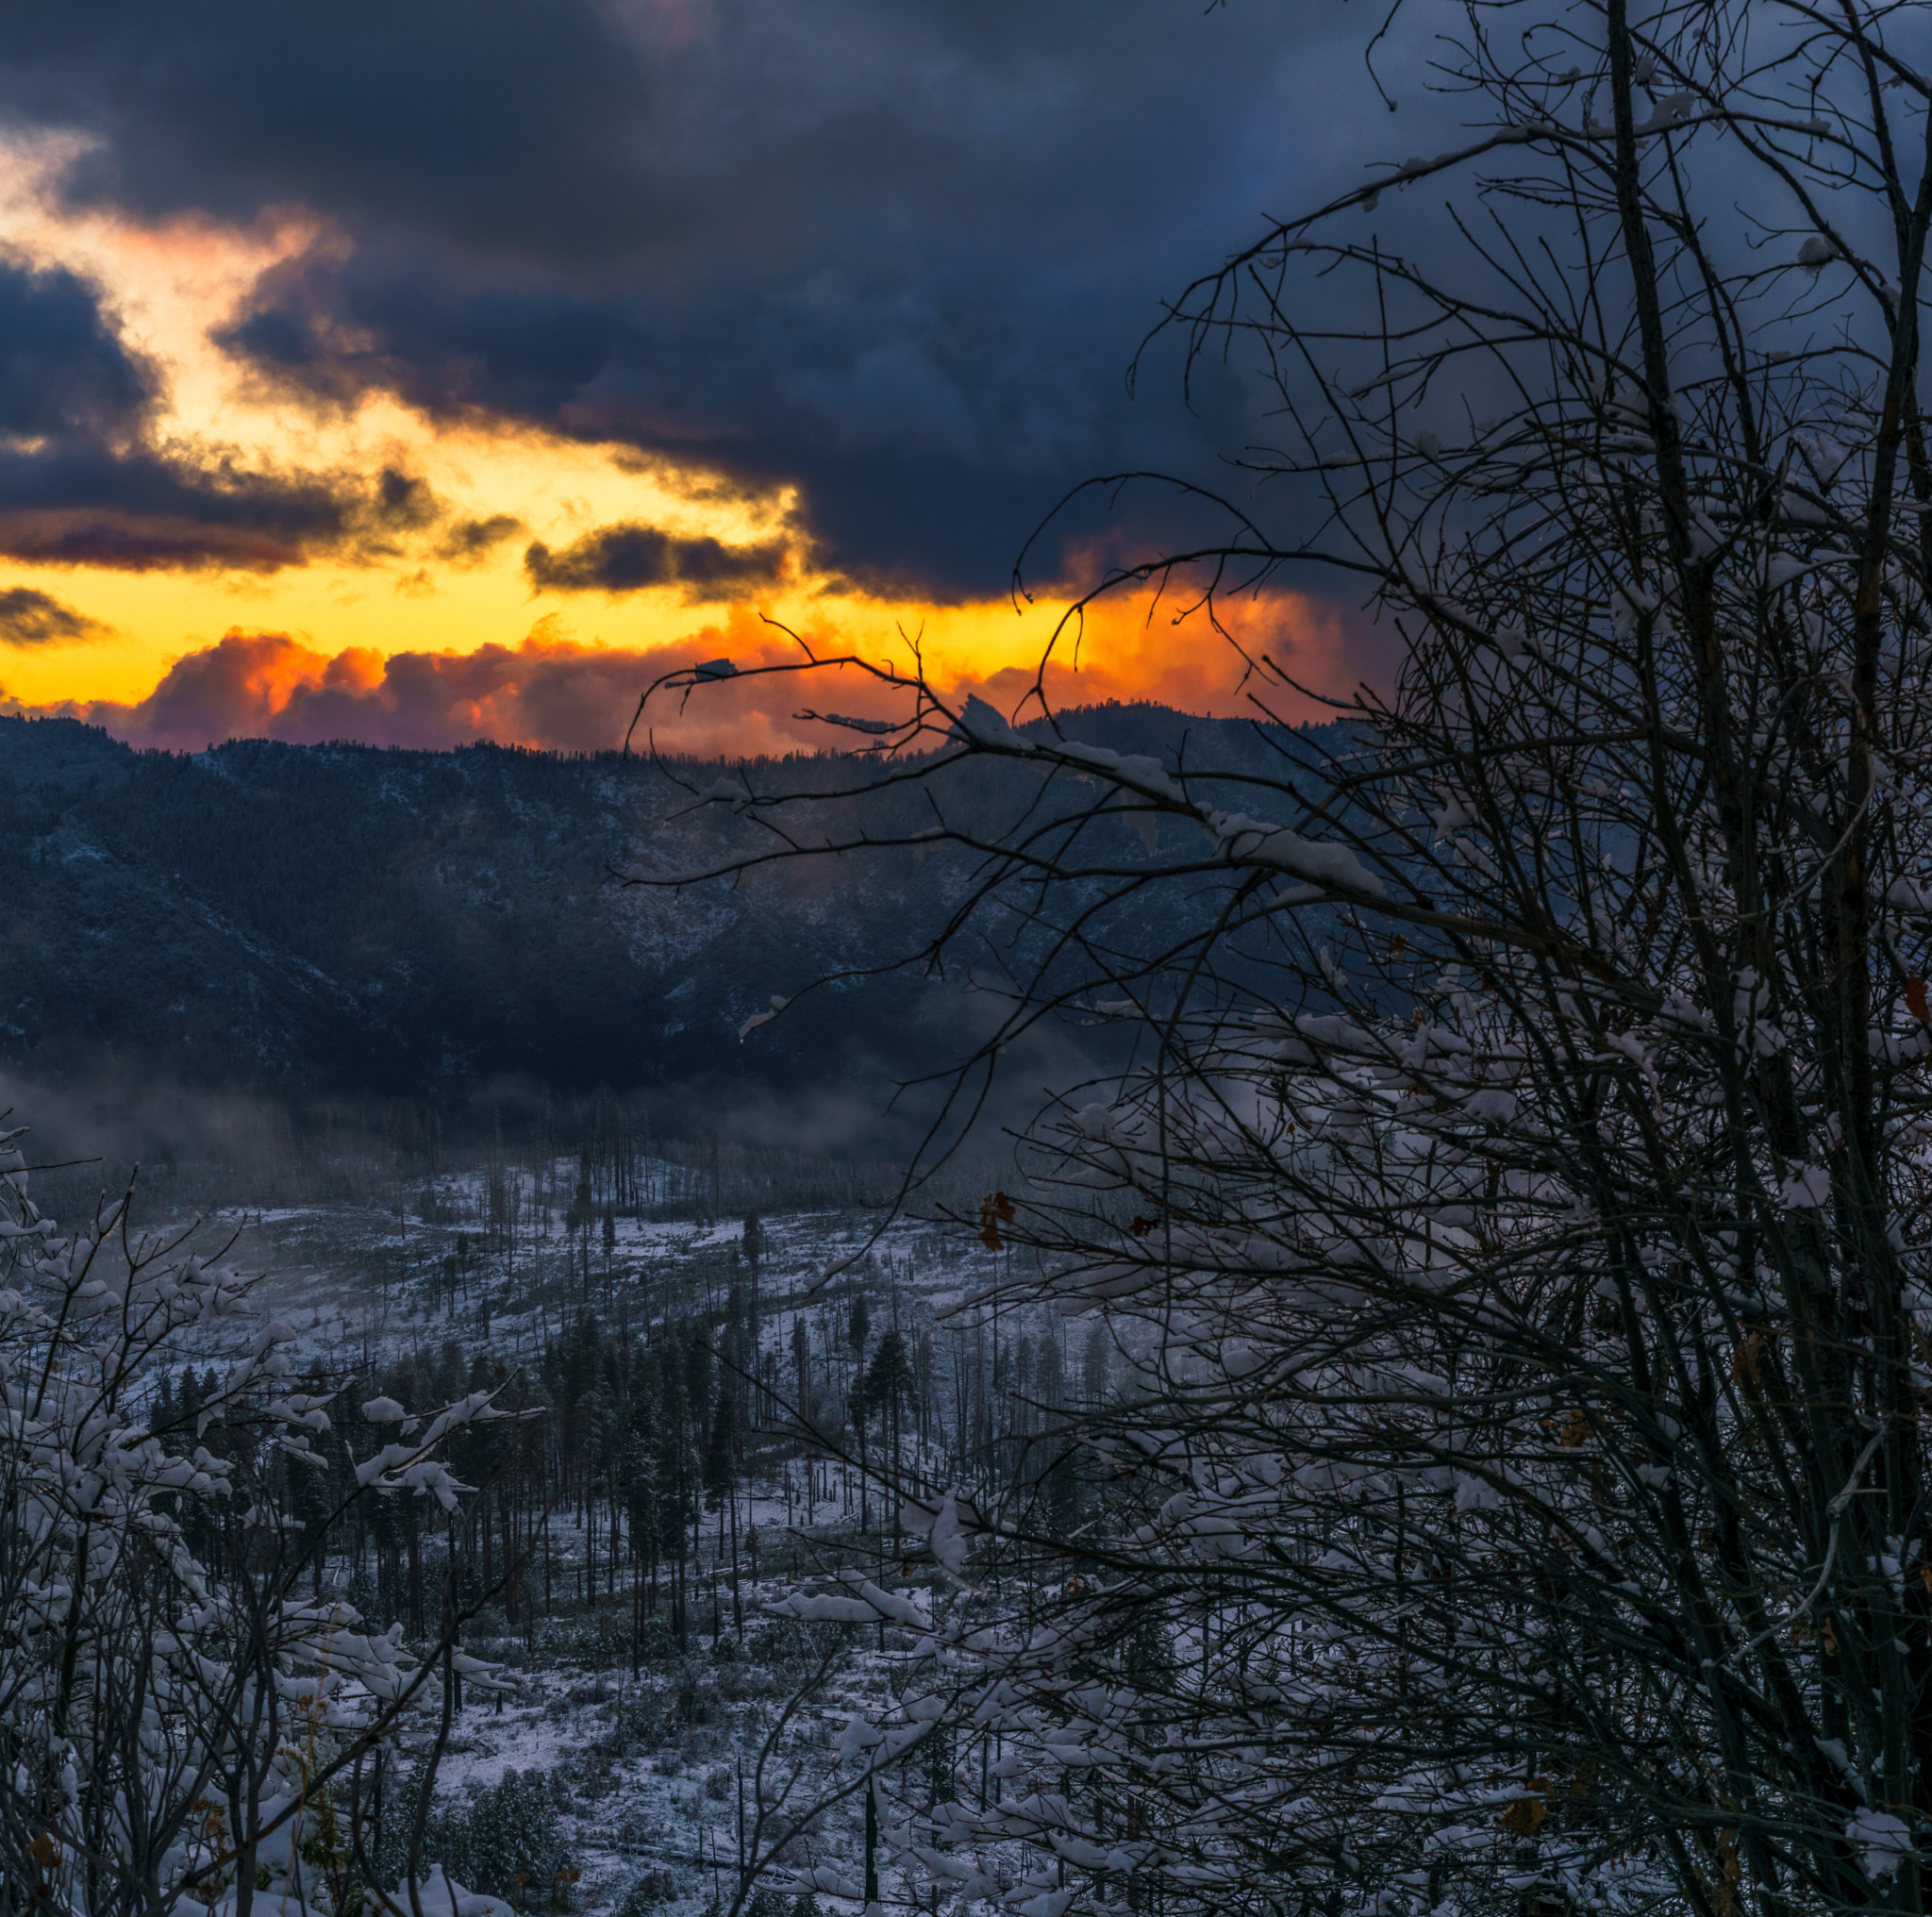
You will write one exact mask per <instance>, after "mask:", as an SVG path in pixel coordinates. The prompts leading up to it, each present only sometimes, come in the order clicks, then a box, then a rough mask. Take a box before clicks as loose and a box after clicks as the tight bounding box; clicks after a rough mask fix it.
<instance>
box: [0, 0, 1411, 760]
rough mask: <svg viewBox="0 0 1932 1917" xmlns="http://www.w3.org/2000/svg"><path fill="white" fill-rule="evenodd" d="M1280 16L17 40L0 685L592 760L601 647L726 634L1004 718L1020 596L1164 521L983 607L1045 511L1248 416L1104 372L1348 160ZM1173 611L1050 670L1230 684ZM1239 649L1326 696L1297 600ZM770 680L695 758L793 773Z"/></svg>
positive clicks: (713, 4)
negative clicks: (974, 691) (981, 705)
mask: <svg viewBox="0 0 1932 1917" xmlns="http://www.w3.org/2000/svg"><path fill="white" fill-rule="evenodd" d="M1330 10H1332V9H1326V8H1324V9H1321V10H1320V12H1319V13H1318V12H1317V10H1316V9H1309V8H1290V9H1287V10H1286V11H1285V12H1284V9H1281V8H1263V7H1260V6H1258V5H1255V4H1252V0H1237V4H1235V5H1232V6H1229V7H1227V8H1222V9H1219V10H1215V11H1211V12H1208V13H1207V14H1205V15H1204V14H1203V12H1202V11H1201V9H1200V8H1198V7H1197V6H1195V5H1193V4H1191V0H1190V4H1181V0H1124V4H1123V0H1114V4H1108V5H1105V6H1103V5H1100V4H1097V0H1075V4H1070V5H1065V6H1057V7H1049V8H1041V7H1037V6H1032V7H1020V6H1016V5H1006V4H992V0H974V4H973V5H966V4H964V0H954V4H938V0H928V4H924V5H922V4H917V0H828V4H825V5H821V6H818V7H815V8H797V7H778V6H774V5H768V4H758V0H741V4H738V5H732V4H728V0H541V5H540V4H538V0H484V4H480V5H465V6H462V7H457V6H454V5H451V4H448V0H422V4H410V5H408V6H402V7H399V6H396V5H395V4H393V0H382V4H354V0H350V4H341V0H331V4H329V5H328V6H323V5H320V4H315V0H291V4H290V5H286V6H280V7H275V8H261V7H258V6H242V5H241V4H236V0H204V4H198V5H188V6H182V7H172V8H144V7H140V6H136V5H134V4H133V0H118V4H117V0H105V4H102V5H98V6H92V7H89V8H73V7H72V6H69V5H63V4H56V0H42V4H28V5H25V6H24V7H22V8H18V9H15V10H14V13H13V15H12V16H11V20H10V25H9V48H8V64H7V69H6V72H5V74H4V75H0V692H4V694H5V697H6V700H7V703H8V708H9V709H38V710H45V709H63V710H71V711H76V712H79V713H81V714H82V715H83V716H88V717H92V718H95V719H98V720H100V721H102V722H103V723H106V724H108V725H109V726H110V727H112V728H113V729H114V730H116V731H117V732H119V733H121V734H122V735H123V736H125V737H127V738H130V739H134V740H136V741H138V742H143V743H153V744H161V745H169V746H175V747H188V748H195V747H198V746H200V745H202V744H205V743H207V742H209V741H210V740H219V739H221V738H224V737H227V736H230V735H240V736H247V735H255V734H263V733H267V734H273V735H275V736H281V737H288V738H300V739H320V738H333V737H356V738H367V739H372V740H377V741H381V742H393V743H417V744H425V745H441V744H448V743H454V742H459V741H461V740H465V739H469V738H475V737H479V736H480V737H490V738H496V739H504V740H510V739H515V740H520V741H523V742H528V743H536V744H552V745H561V746H570V747H585V746H594V745H607V744H615V743H616V742H618V740H619V739H620V738H621V737H622V733H623V729H624V725H625V721H626V720H627V719H628V717H629V712H630V708H631V706H632V705H633V704H634V702H635V697H636V692H637V690H638V688H639V686H640V685H641V682H642V680H643V679H644V678H647V677H648V675H649V674H650V672H651V671H653V670H656V669H658V668H659V667H661V666H663V665H666V664H670V663H674V662H679V661H685V660H689V659H693V658H710V657H713V656H716V655H717V654H720V653H725V654H728V655H730V656H731V657H733V658H738V659H740V660H741V661H744V662H753V661H756V660H758V659H760V658H777V657H780V656H782V652H783V642H781V641H780V640H779V639H778V637H777V635H776V634H775V633H774V630H773V628H771V627H770V626H768V625H765V624H764V623H763V621H764V620H765V619H767V618H769V619H774V620H778V621H781V622H783V623H785V624H787V625H791V626H793V627H794V628H796V629H797V630H799V631H800V632H801V633H803V634H805V635H807V636H808V638H810V639H811V640H813V641H814V642H823V643H824V644H826V645H828V646H830V647H832V648H834V649H851V650H856V651H858V652H860V653H862V654H864V655H866V656H867V657H875V658H896V659H897V660H898V661H899V662H901V663H904V662H906V661H907V659H908V658H909V653H908V640H909V638H911V637H913V636H916V637H917V639H918V642H919V643H920V644H921V645H922V647H923V648H924V656H925V658H926V659H927V661H928V664H929V666H930V667H931V668H932V669H933V670H934V672H935V673H936V674H937V675H938V676H939V677H940V678H941V679H942V680H944V681H946V682H947V683H949V684H962V685H963V684H966V683H973V684H988V685H991V688H992V690H993V691H994V692H1001V691H1003V690H1004V691H1008V692H1011V694H1012V696H1014V697H1017V696H1018V692H1019V689H1020V687H1021V685H1022V684H1023V683H1024V679H1025V678H1026V677H1028V676H1030V667H1031V665H1032V663H1033V661H1034V660H1036V659H1037V658H1038V657H1039V654H1040V651H1041V646H1042V645H1043V644H1044V642H1045V641H1046V638H1047V636H1048V634H1049V633H1050V632H1051V630H1052V627H1053V625H1054V622H1055V619H1056V618H1057V617H1058V613H1059V611H1060V610H1061V609H1062V608H1063V607H1064V604H1065V601H1066V597H1067V594H1068V593H1069V592H1072V591H1074V590H1076V589H1077V588H1078V587H1079V586H1080V585H1082V584H1084V583H1086V582H1087V581H1089V580H1091V578H1092V577H1094V576H1095V575H1096V572H1097V569H1098V568H1100V567H1101V566H1102V565H1104V564H1105V563H1106V562H1107V561H1108V560H1109V559H1118V558H1123V557H1129V556H1134V555H1138V554H1141V553H1144V552H1146V551H1149V550H1152V549H1155V548H1158V545H1159V543H1160V541H1161V540H1162V538H1163V537H1164V536H1173V534H1174V530H1175V528H1174V525H1172V524H1171V523H1170V522H1168V521H1166V520H1164V519H1163V510H1162V508H1161V507H1160V505H1159V503H1158V496H1156V495H1153V494H1151V493H1147V492H1141V493H1137V494H1132V495H1129V497H1128V498H1127V499H1126V500H1125V501H1124V503H1123V504H1122V505H1121V506H1120V507H1119V508H1117V509H1116V510H1114V511H1113V512H1112V513H1111V514H1108V513H1105V512H1102V513H1094V512H1089V513H1087V514H1085V515H1084V516H1081V517H1077V518H1076V517H1069V518H1068V519H1066V520H1065V521H1063V522H1062V523H1061V524H1060V525H1058V527H1057V528H1056V529H1055V531H1054V533H1053V534H1052V535H1051V536H1050V537H1049V538H1048V539H1047V540H1046V541H1045V542H1043V543H1042V544H1041V547H1040V548H1039V549H1038V552H1037V555H1036V561H1035V564H1034V567H1033V572H1032V583H1033V584H1035V586H1036V587H1037V597H1036V599H1035V601H1034V603H1033V604H1032V605H1031V607H1029V608H1026V609H1025V610H1024V612H1016V611H1015V608H1014V605H1013V602H1012V599H1011V596H1010V593H1009V575H1010V571H1011V567H1012V563H1013V560H1014V558H1015V557H1016V556H1017V554H1018V552H1019V550H1020V548H1021V546H1022V544H1023V542H1024V540H1025V539H1026V537H1027V535H1028V534H1029V533H1030V532H1031V531H1032V530H1033V528H1034V527H1035V525H1037V524H1038V523H1039V522H1040V520H1041V517H1042V516H1043V515H1044V514H1045V513H1046V512H1047V511H1048V510H1049V509H1050V508H1052V507H1053V506H1054V504H1055V502H1056V501H1057V500H1058V498H1059V497H1060V496H1061V495H1062V494H1063V493H1064V492H1066V490H1067V489H1068V488H1069V487H1070V486H1072V485H1074V483H1075V482H1077V481H1078V480H1079V479H1081V478H1083V477H1086V476H1088V475H1091V474H1093V473H1096V472H1105V471H1109V470H1116V469H1124V468H1158V469H1160V470H1163V471H1169V472H1174V473H1179V474H1184V475H1192V476H1196V477H1202V476H1207V477H1210V478H1211V477H1214V476H1215V475H1217V473H1218V472H1223V469H1220V468H1218V467H1217V465H1216V459H1217V457H1218V456H1219V455H1222V454H1226V453H1235V452H1239V451H1240V450H1241V447H1242V446H1243V445H1245V444H1248V443H1252V442H1254V441H1255V440H1256V439H1257V437H1259V436H1261V434H1262V433H1263V432H1264V431H1265V427H1264V425H1262V423H1261V422H1260V421H1259V419H1258V415H1257V412H1256V407H1257V401H1256V399H1255V396H1254V395H1253V394H1251V393H1249V392H1246V391H1245V390H1244V389H1242V388H1241V387H1240V385H1239V383H1238V382H1237V381H1235V380H1234V379H1232V378H1231V377H1224V378H1221V379H1219V380H1217V379H1216V378H1215V377H1212V376H1210V377H1209V378H1208V380H1207V381H1206V382H1205V383H1204V384H1202V385H1200V386H1198V387H1197V389H1196V391H1195V393H1194V405H1193V409H1192V410H1190V408H1188V407H1187V406H1186V405H1185V404H1184V403H1183V400H1182V396H1181V393H1180V389H1179V382H1178V379H1177V377H1176V376H1175V363H1174V357H1173V355H1172V354H1171V353H1164V352H1161V351H1157V352H1156V353H1155V355H1154V356H1153V358H1152V359H1151V360H1150V362H1149V365H1148V368H1147V370H1146V371H1145V373H1144V374H1143V376H1142V378H1141V383H1140V386H1139V389H1138V392H1137V394H1136V395H1135V396H1133V397H1130V396H1129V394H1128V392H1127V388H1126V382H1125V374H1126V370H1127V366H1128V363H1129V361H1130V359H1131V358H1132V356H1133V354H1134V351H1135V349H1136V347H1137V345H1138V344H1139V343H1140V341H1141V336H1142V335H1143V333H1144V332H1145V331H1146V329H1147V327H1148V326H1149V325H1150V324H1151V323H1152V322H1153V321H1154V320H1155V319H1156V318H1157V317H1158V311H1159V302H1160V301H1161V300H1162V299H1163V298H1164V297H1170V296H1172V295H1174V293H1176V292H1178V291H1179V290H1180V288H1181V287H1182V286H1184V285H1185V283H1186V281H1187V280H1188V278H1189V277H1190V276H1191V274H1192V273H1193V272H1195V271H1197V270H1199V269H1201V268H1203V267H1206V266H1210V265H1212V264H1214V263H1216V262H1217V261H1218V259H1219V258H1221V257H1222V256H1223V255H1224V253H1225V252H1226V251H1227V250H1228V249H1229V248H1230V247H1231V246H1233V245H1235V244H1237V243H1239V242H1241V240H1242V239H1243V238H1245V237H1247V236H1249V235H1251V234H1252V233H1253V232H1254V231H1255V230H1256V229H1257V224H1258V222H1259V221H1260V219H1261V217H1262V215H1263V214H1264V213H1265V212H1269V211H1280V210H1283V209H1284V208H1287V207H1288V206H1290V205H1291V204H1301V203H1304V202H1307V200H1309V199H1310V198H1313V197H1317V196H1319V195H1321V194H1323V193H1324V192H1326V191H1329V190H1332V189H1333V188H1334V187H1336V186H1339V185H1341V184H1353V183H1355V182H1356V181H1357V180H1358V179H1359V178H1360V176H1361V175H1360V167H1361V159H1360V157H1359V153H1358V151H1357V149H1358V147H1359V145H1360V141H1361V139H1362V138H1363V137H1365V135H1364V127H1365V126H1367V125H1368V121H1369V118H1370V117H1371V116H1373V115H1375V114H1379V113H1380V112H1381V111H1382V108H1381V107H1380V105H1379V103H1378V102H1377V101H1376V99H1375V97H1374V92H1373V90H1372V89H1370V88H1369V86H1368V85H1367V82H1366V80H1365V79H1364V78H1363V77H1362V76H1361V75H1360V73H1359V69H1358V67H1351V66H1350V65H1349V63H1348V60H1347V59H1346V58H1343V56H1342V53H1341V51H1340V50H1339V49H1340V48H1341V42H1340V41H1338V40H1337V39H1336V38H1335V35H1336V32H1337V28H1338V26H1340V27H1341V28H1342V29H1344V30H1345V29H1346V27H1347V25H1348V23H1345V22H1331V21H1330V20H1328V19H1327V18H1326V15H1327V13H1328V12H1329V11H1330ZM1330 65H1332V67H1333V69H1334V74H1335V75H1336V76H1337V83H1336V85H1335V86H1334V87H1333V88H1331V89H1330V92H1331V95H1332V97H1331V100H1330V104H1329V105H1328V106H1327V107H1326V108H1324V112H1323V113H1322V115H1320V116H1319V117H1317V118H1311V117H1310V115H1309V114H1308V113H1307V110H1306V105H1305V103H1306V102H1307V100H1308V99H1309V97H1310V96H1311V92H1312V91H1313V90H1312V89H1311V86H1310V76H1311V75H1312V74H1315V73H1317V72H1320V71H1325V70H1326V67H1327V66H1330ZM1341 75H1348V77H1347V80H1346V84H1345V85H1344V84H1341V79H1340V76H1341ZM1351 113H1353V114H1355V115H1356V117H1355V118H1354V119H1351V118H1350V117H1349V116H1350V114H1351ZM1369 130H1370V131H1374V128H1373V127H1369ZM1173 612H1174V605H1173V604H1172V603H1171V602H1170V603H1164V604H1161V605H1159V606H1156V605H1154V604H1153V603H1152V602H1151V601H1150V599H1149V597H1148V595H1147V594H1145V593H1141V594H1140V595H1138V597H1129V598H1125V599H1124V600H1122V601H1121V602H1120V603H1119V604H1118V605H1117V606H1116V607H1114V608H1112V609H1110V610H1109V611H1108V612H1106V613H1105V614H1103V615H1102V616H1101V617H1099V618H1098V619H1096V620H1095V621H1093V622H1092V623H1091V624H1090V625H1089V628H1088V631H1087V634H1086V638H1085V642H1084V644H1083V650H1082V653H1081V666H1082V671H1081V675H1080V676H1079V677H1078V678H1077V679H1074V678H1072V677H1071V676H1068V675H1056V678H1055V680H1054V691H1055V692H1056V695H1057V696H1058V698H1060V699H1062V700H1063V701H1068V702H1072V701H1074V700H1084V699H1091V698H1103V697H1119V696H1131V695H1135V694H1145V695H1148V696H1153V697H1158V698H1162V699H1165V700H1168V701H1170V702H1172V703H1174V704H1176V705H1181V706H1185V707H1188V708H1193V709H1201V710H1229V709H1234V708H1235V702H1236V700H1237V696H1238V695H1237V685H1238V680H1239V666H1240V662H1239V659H1238V658H1237V657H1236V656H1235V655H1234V654H1233V653H1232V652H1231V651H1230V650H1229V649H1228V648H1226V647H1225V646H1224V644H1222V643H1221V642H1219V641H1217V640H1216V639H1215V638H1214V636H1213V635H1212V634H1211V633H1209V632H1208V631H1207V630H1206V628H1205V623H1204V622H1202V621H1201V620H1199V619H1195V620H1192V621H1183V622H1182V623H1180V624H1178V625H1176V624H1175V623H1174V617H1173V616H1172V615H1173ZM1233 618H1234V620H1235V622H1236V624H1237V625H1238V628H1239V631H1240V636H1241V639H1242V641H1243V642H1245V643H1248V644H1250V645H1252V646H1254V647H1255V648H1257V649H1265V650H1269V651H1271V652H1272V653H1273V654H1274V656H1275V657H1277V658H1282V659H1284V660H1288V661H1292V662H1293V664H1294V666H1295V668H1296V669H1297V670H1299V671H1301V672H1302V673H1304V674H1305V675H1307V677H1308V678H1310V679H1311V680H1313V681H1314V682H1316V683H1319V684H1323V685H1326V686H1333V687H1335V688H1337V689H1340V688H1341V687H1343V686H1345V685H1346V684H1347V683H1349V681H1350V680H1351V679H1352V677H1353V676H1354V675H1356V674H1357V673H1358V672H1360V671H1361V670H1363V669H1365V667H1371V666H1373V663H1374V662H1373V660H1372V659H1371V658H1369V657H1368V655H1369V654H1370V653H1371V652H1372V651H1373V643H1372V640H1371V639H1370V638H1365V633H1366V627H1365V625H1364V624H1363V622H1362V621H1361V619H1360V618H1359V616H1358V615H1357V613H1356V612H1355V610H1354V609H1353V608H1350V607H1347V606H1345V605H1341V604H1334V603H1329V602H1327V601H1324V599H1322V598H1320V597H1319V596H1314V588H1313V582H1308V581H1286V582H1283V583H1282V584H1281V585H1280V586H1279V587H1278V588H1276V589H1274V590H1272V591H1271V592H1268V593H1266V594H1265V595H1263V596H1262V597H1260V598H1259V599H1257V600H1253V601H1249V602H1245V603H1243V604H1242V605H1241V606H1239V607H1237V608H1235V609H1234V613H1233ZM805 702H806V701H805V698H804V697H803V695H802V694H801V689H800V688H798V687H797V686H796V685H795V684H788V685H787V686H786V687H785V688H784V689H783V695H782V697H780V696H779V695H778V694H776V693H774V692H770V690H769V689H767V690H764V691H757V690H754V691H743V692H739V693H737V694H735V695H733V696H732V697H730V698H727V699H723V700H720V701H717V702H714V703H713V704H712V705H711V707H710V708H708V716H707V717H706V719H705V720H704V722H703V726H704V729H705V734H706V737H705V741H704V742H706V743H707V744H712V745H718V746H722V747H727V748H728V747H736V748H737V749H742V750H754V749H759V748H761V747H765V746H771V745H785V744H791V743H796V742H798V741H799V739H800V738H801V737H803V732H802V729H801V728H800V727H799V726H798V725H796V724H795V722H793V721H791V718H790V717H789V713H790V711H791V707H792V706H793V705H794V704H800V703H805ZM812 702H813V703H817V704H819V705H821V706H827V707H834V708H838V706H839V701H838V699H837V698H836V697H835V696H834V695H833V693H832V692H831V691H830V690H829V689H825V690H824V691H821V692H815V693H814V694H813V695H812ZM846 703H847V706H848V707H849V706H850V701H849V700H848V701H847V702H846ZM687 731H688V733H689V728H687ZM691 736H692V737H693V738H694V735H691Z"/></svg>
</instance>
